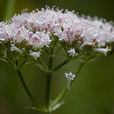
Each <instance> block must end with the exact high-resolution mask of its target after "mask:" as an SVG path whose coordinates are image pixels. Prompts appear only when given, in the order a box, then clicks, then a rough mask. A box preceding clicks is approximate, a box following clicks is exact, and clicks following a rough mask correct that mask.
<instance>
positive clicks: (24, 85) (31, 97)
mask: <svg viewBox="0 0 114 114" xmlns="http://www.w3.org/2000/svg"><path fill="white" fill-rule="evenodd" d="M16 71H17V74H18V76H19V79H20V81H21V83H22V85H23V87H24V90H25V92H26V93H27V95H28V97H29V98H30V100H31V101H32V103H33V104H34V105H35V104H36V102H35V100H34V98H33V96H32V94H31V92H30V90H29V88H28V87H27V85H26V83H25V81H24V79H23V76H22V73H21V71H20V70H19V69H16Z"/></svg>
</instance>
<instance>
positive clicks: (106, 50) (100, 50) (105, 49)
mask: <svg viewBox="0 0 114 114" xmlns="http://www.w3.org/2000/svg"><path fill="white" fill-rule="evenodd" d="M94 50H95V51H97V52H102V53H104V55H105V56H106V55H107V52H108V51H111V49H109V48H108V46H107V47H106V48H95V49H94Z"/></svg>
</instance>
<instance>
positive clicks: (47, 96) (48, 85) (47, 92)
mask: <svg viewBox="0 0 114 114" xmlns="http://www.w3.org/2000/svg"><path fill="white" fill-rule="evenodd" d="M52 54H53V48H52V49H51V50H50V56H49V66H48V67H49V70H51V69H52V64H53V57H52V56H51V55H52ZM51 80H52V72H48V73H47V79H46V89H45V104H46V106H47V108H48V114H50V113H51V112H50V107H49V106H50V93H51Z"/></svg>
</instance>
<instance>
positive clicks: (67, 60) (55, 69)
mask: <svg viewBox="0 0 114 114" xmlns="http://www.w3.org/2000/svg"><path fill="white" fill-rule="evenodd" d="M68 62H69V58H68V59H66V60H65V61H64V62H62V63H61V64H60V65H58V66H57V67H55V68H54V69H53V70H52V71H53V72H54V71H57V70H59V69H60V68H61V67H63V66H64V65H66V64H67V63H68Z"/></svg>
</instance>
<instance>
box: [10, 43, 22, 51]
mask: <svg viewBox="0 0 114 114" xmlns="http://www.w3.org/2000/svg"><path fill="white" fill-rule="evenodd" d="M10 51H16V52H19V53H22V50H21V49H19V48H17V47H16V46H15V45H14V44H11V47H10Z"/></svg>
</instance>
